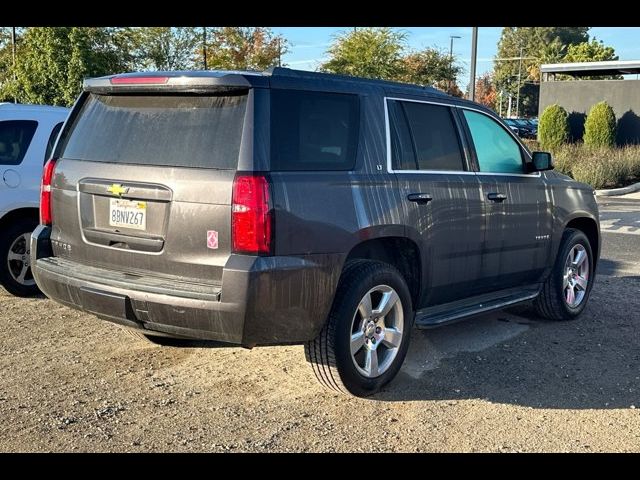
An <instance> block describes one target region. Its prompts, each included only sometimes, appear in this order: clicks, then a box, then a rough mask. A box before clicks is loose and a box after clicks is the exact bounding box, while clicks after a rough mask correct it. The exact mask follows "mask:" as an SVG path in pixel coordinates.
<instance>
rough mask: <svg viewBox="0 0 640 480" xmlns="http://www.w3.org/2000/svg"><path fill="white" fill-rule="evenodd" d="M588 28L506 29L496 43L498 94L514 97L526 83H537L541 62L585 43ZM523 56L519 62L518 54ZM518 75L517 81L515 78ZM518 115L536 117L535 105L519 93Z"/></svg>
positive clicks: (526, 96)
mask: <svg viewBox="0 0 640 480" xmlns="http://www.w3.org/2000/svg"><path fill="white" fill-rule="evenodd" d="M588 31H589V27H506V28H504V29H503V30H502V34H501V36H500V41H499V42H498V54H497V58H496V63H495V69H494V80H495V84H496V87H497V89H498V90H504V91H505V93H507V94H508V93H511V94H513V96H514V97H515V96H517V92H518V89H520V88H522V86H523V85H524V84H525V82H534V83H535V82H539V81H540V64H541V59H542V58H546V59H550V58H554V60H553V61H554V62H555V61H558V60H560V59H561V58H562V56H563V54H562V52H563V47H564V46H567V48H568V46H569V45H573V44H578V43H582V42H586V41H587V40H588ZM521 53H522V57H523V58H522V60H520V56H521V55H520V54H521ZM519 72H520V81H519V82H518V74H519ZM520 93H521V95H520V102H521V105H522V106H523V107H524V108H522V109H521V111H520V113H524V114H525V115H531V114H535V113H537V108H538V105H537V102H535V101H533V99H532V98H531V97H530V95H529V94H526V95H523V92H520Z"/></svg>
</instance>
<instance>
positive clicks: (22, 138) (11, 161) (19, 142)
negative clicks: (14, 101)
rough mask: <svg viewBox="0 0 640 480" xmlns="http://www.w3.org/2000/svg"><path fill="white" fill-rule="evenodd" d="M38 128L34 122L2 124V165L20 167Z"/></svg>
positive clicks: (9, 121)
mask: <svg viewBox="0 0 640 480" xmlns="http://www.w3.org/2000/svg"><path fill="white" fill-rule="evenodd" d="M37 128H38V122H36V121H34V120H8V121H2V122H0V165H20V163H22V160H23V159H24V156H25V155H26V154H27V150H29V145H31V140H32V139H33V135H34V134H35V133H36V129H37Z"/></svg>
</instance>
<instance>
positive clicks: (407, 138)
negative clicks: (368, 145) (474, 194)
mask: <svg viewBox="0 0 640 480" xmlns="http://www.w3.org/2000/svg"><path fill="white" fill-rule="evenodd" d="M389 109H390V110H389V111H390V115H389V119H390V130H391V146H392V149H391V150H392V159H393V168H394V169H395V170H435V171H461V170H465V163H464V157H463V153H462V148H461V146H460V139H459V136H458V132H457V128H456V126H455V123H454V121H453V117H452V113H451V108H450V107H447V106H444V105H434V104H430V103H421V102H403V101H396V100H391V101H389Z"/></svg>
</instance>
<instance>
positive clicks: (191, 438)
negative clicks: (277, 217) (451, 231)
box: [0, 199, 640, 452]
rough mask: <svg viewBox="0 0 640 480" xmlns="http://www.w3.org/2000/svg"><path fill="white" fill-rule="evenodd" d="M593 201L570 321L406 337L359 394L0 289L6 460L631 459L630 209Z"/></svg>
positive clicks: (485, 323) (635, 332)
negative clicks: (592, 254)
mask: <svg viewBox="0 0 640 480" xmlns="http://www.w3.org/2000/svg"><path fill="white" fill-rule="evenodd" d="M600 203H601V214H602V222H603V223H602V227H603V251H602V258H601V263H600V265H599V274H598V277H597V281H596V284H595V286H594V289H593V292H592V297H591V300H590V303H589V305H588V307H587V309H586V311H585V313H584V315H583V316H582V317H581V318H580V319H579V320H577V321H573V322H567V323H554V322H549V321H543V320H540V319H537V318H535V316H532V314H531V313H530V312H529V311H528V310H527V309H526V308H523V307H518V308H515V309H512V310H510V311H505V312H499V313H494V314H491V315H488V316H484V317H480V318H476V319H473V320H470V321H467V322H463V323H458V324H455V325H450V326H447V327H443V328H440V329H438V330H431V331H417V330H416V331H414V334H413V337H412V345H411V349H410V352H409V354H408V357H407V360H406V362H405V365H404V367H403V369H402V371H401V373H400V375H399V376H398V377H397V378H396V380H395V381H393V382H392V383H391V384H389V385H388V386H387V387H386V388H385V389H384V391H383V393H381V394H380V395H377V396H375V397H373V398H369V399H356V398H348V397H344V396H340V395H337V394H332V393H329V392H328V391H325V390H323V389H322V388H321V387H320V386H319V385H317V384H316V381H315V379H314V378H313V375H312V373H311V371H310V367H309V366H308V365H307V364H306V363H305V360H304V352H303V349H302V347H300V346H290V347H269V348H257V349H254V350H244V349H241V348H172V347H156V346H151V345H148V344H145V343H144V342H142V341H140V340H137V339H135V338H133V337H131V336H130V335H128V334H127V333H126V332H124V331H123V330H121V329H120V328H118V327H117V326H115V325H111V324H109V323H107V322H103V321H99V320H97V319H96V318H95V317H93V316H92V315H87V314H83V313H80V312H77V311H74V310H70V309H68V308H66V307H63V306H60V305H58V304H56V303H54V302H52V301H50V300H48V299H46V298H44V297H39V298H31V299H21V298H15V297H12V296H10V295H8V294H7V293H6V292H5V291H4V290H2V289H0V372H2V373H1V375H0V429H1V430H2V432H3V434H2V436H0V450H1V451H11V452H13V451H74V450H77V451H134V452H136V451H157V452H161V451H259V452H262V451H269V452H275V451H365V452H370V451H403V452H415V451H491V452H513V451H522V452H530V451H560V452H563V451H575V452H599V451H638V450H639V449H640V413H639V409H640V397H639V393H640V370H639V369H638V365H639V364H640V349H639V348H638V345H639V344H640V313H639V312H640V258H639V256H638V252H640V199H635V200H634V199H626V200H623V199H604V200H601V202H600ZM636 407H638V408H636Z"/></svg>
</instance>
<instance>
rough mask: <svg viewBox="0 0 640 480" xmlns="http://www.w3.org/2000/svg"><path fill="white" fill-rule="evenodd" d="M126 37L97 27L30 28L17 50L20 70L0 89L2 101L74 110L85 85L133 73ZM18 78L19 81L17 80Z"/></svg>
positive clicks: (121, 33) (121, 31)
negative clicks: (90, 80) (86, 81)
mask: <svg viewBox="0 0 640 480" xmlns="http://www.w3.org/2000/svg"><path fill="white" fill-rule="evenodd" d="M125 43H126V42H125V39H124V31H123V30H122V29H113V28H96V27H87V28H85V27H31V28H27V29H26V30H25V32H24V35H23V36H22V38H21V39H20V43H19V44H18V51H17V56H16V66H15V69H14V68H13V66H11V68H10V69H9V71H8V72H7V74H6V78H5V79H4V80H3V82H2V85H0V96H2V97H3V98H13V97H15V98H16V99H17V100H18V101H19V102H21V103H36V104H48V105H65V106H69V105H71V104H72V103H73V102H74V100H75V99H76V97H77V96H78V94H79V93H80V90H81V88H82V80H83V79H84V78H87V77H96V76H102V75H107V74H113V73H119V72H121V71H124V70H127V69H129V67H131V66H132V65H131V63H130V60H131V56H130V55H129V53H128V52H127V51H124V50H123V49H124V45H125ZM14 74H15V80H14V78H13V77H14Z"/></svg>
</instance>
